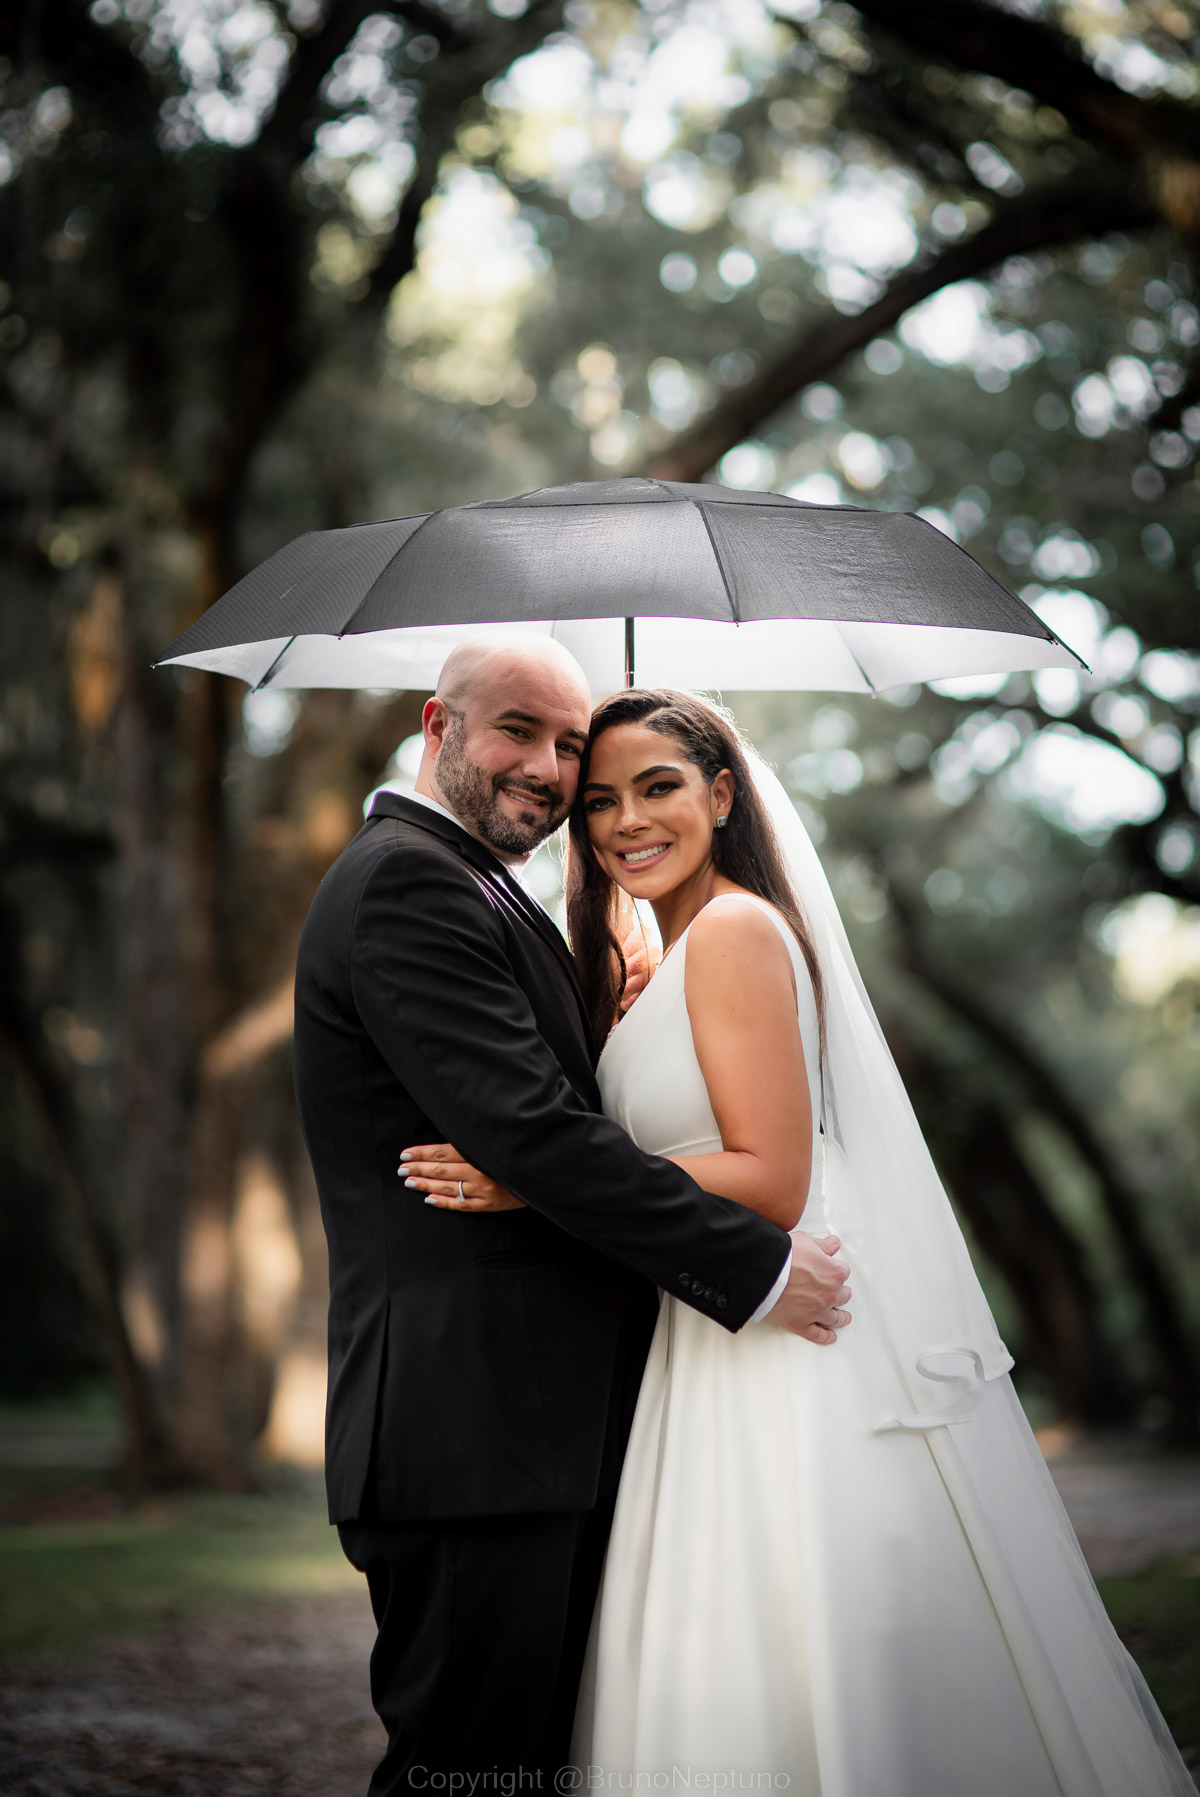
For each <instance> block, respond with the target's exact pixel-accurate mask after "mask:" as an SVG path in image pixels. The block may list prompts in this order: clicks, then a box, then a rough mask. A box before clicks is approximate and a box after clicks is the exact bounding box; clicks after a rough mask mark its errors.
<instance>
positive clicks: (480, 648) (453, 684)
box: [437, 636, 591, 712]
mask: <svg viewBox="0 0 1200 1797" xmlns="http://www.w3.org/2000/svg"><path fill="white" fill-rule="evenodd" d="M539 676H540V677H541V678H542V679H543V680H544V681H545V683H546V684H547V687H548V688H551V687H552V688H554V689H557V690H558V691H559V692H560V693H561V695H562V696H563V697H566V695H567V694H568V693H569V692H570V691H571V690H572V689H573V690H574V692H575V694H576V695H577V696H578V697H579V698H581V700H582V703H583V706H584V708H585V710H587V711H589V712H590V709H591V696H590V694H589V692H588V684H587V681H586V680H585V679H584V674H583V669H582V668H581V667H580V665H579V663H578V662H577V661H576V659H575V657H574V656H573V655H572V654H571V653H570V652H569V650H566V649H564V648H563V646H562V644H561V643H556V642H555V640H554V638H553V637H550V636H531V637H528V638H526V639H524V640H522V641H521V642H513V641H512V640H511V639H508V640H504V639H498V638H495V637H487V636H469V637H467V639H466V641H465V642H461V643H459V645H458V647H457V648H455V649H451V651H450V653H449V655H448V656H447V657H446V659H445V662H444V663H443V664H442V672H441V676H440V678H439V680H438V683H437V697H438V698H439V699H441V700H443V701H444V702H445V703H446V704H447V705H449V706H451V707H452V708H453V709H454V710H455V711H465V710H466V709H467V707H468V705H469V704H470V703H471V701H472V700H473V699H474V698H475V697H476V696H477V695H479V694H481V693H482V694H484V695H485V697H486V695H487V694H488V693H489V692H492V691H499V692H503V691H504V690H506V689H507V688H509V687H510V686H511V685H512V682H513V680H514V679H517V680H520V681H522V682H523V683H524V682H527V681H528V680H530V679H537V678H539Z"/></svg>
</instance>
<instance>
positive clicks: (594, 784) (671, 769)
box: [583, 761, 679, 792]
mask: <svg viewBox="0 0 1200 1797" xmlns="http://www.w3.org/2000/svg"><path fill="white" fill-rule="evenodd" d="M678 772H679V769H678V768H677V767H675V766H674V764H673V763H672V762H669V761H663V762H660V763H659V765H658V766H657V767H648V768H644V769H643V770H642V772H641V773H640V774H635V775H634V776H633V779H632V780H631V781H630V782H629V784H630V785H631V786H640V785H641V783H642V781H643V780H651V779H653V778H654V775H655V774H677V773H678ZM583 790H584V792H616V790H617V789H616V787H615V786H606V785H605V784H604V782H603V780H589V781H588V783H587V785H586V786H585V787H584V789H583Z"/></svg>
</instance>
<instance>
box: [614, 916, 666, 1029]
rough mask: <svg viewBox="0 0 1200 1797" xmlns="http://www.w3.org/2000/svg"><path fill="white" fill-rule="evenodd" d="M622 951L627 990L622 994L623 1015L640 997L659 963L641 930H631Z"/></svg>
mask: <svg viewBox="0 0 1200 1797" xmlns="http://www.w3.org/2000/svg"><path fill="white" fill-rule="evenodd" d="M621 953H622V955H623V956H624V958H625V990H624V991H623V992H622V994H621V1015H622V1016H623V1015H624V1013H625V1012H626V1011H627V1010H628V1009H629V1007H630V1005H631V1004H632V1003H633V1001H634V999H636V998H640V997H641V995H642V993H643V992H644V991H645V990H646V987H647V986H648V985H649V983H650V981H651V979H652V978H653V977H654V970H655V966H656V965H657V964H656V962H655V961H654V959H653V957H652V955H651V953H650V945H649V943H648V942H647V941H646V938H645V936H644V935H643V933H642V931H641V930H630V932H629V934H628V936H626V938H625V940H624V942H623V943H622V944H621Z"/></svg>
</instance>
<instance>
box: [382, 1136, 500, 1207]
mask: <svg viewBox="0 0 1200 1797" xmlns="http://www.w3.org/2000/svg"><path fill="white" fill-rule="evenodd" d="M397 1171H398V1172H400V1173H403V1174H405V1175H407V1177H406V1178H405V1181H404V1183H405V1185H406V1186H408V1187H409V1188H410V1190H412V1191H414V1192H424V1193H426V1198H425V1202H426V1204H434V1205H436V1206H437V1208H438V1209H439V1210H474V1211H492V1210H524V1209H525V1206H524V1204H523V1203H522V1201H521V1200H520V1199H519V1198H514V1197H513V1195H512V1193H511V1192H510V1191H509V1190H508V1188H507V1187H506V1186H502V1185H497V1183H496V1181H495V1180H494V1179H489V1178H488V1176H487V1174H486V1173H481V1172H480V1171H479V1168H478V1167H473V1166H472V1165H471V1163H470V1162H469V1161H464V1160H463V1159H462V1157H461V1155H460V1154H459V1152H458V1149H457V1148H455V1147H454V1146H453V1144H452V1143H450V1142H426V1143H425V1144H424V1145H423V1146H419V1147H416V1148H406V1149H405V1150H404V1153H403V1154H402V1155H401V1156H400V1165H399V1168H398V1169H397Z"/></svg>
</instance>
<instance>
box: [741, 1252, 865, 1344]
mask: <svg viewBox="0 0 1200 1797" xmlns="http://www.w3.org/2000/svg"><path fill="white" fill-rule="evenodd" d="M841 1245H842V1244H841V1242H840V1240H839V1239H838V1237H837V1236H836V1235H805V1233H804V1232H803V1230H800V1231H798V1232H797V1233H796V1234H795V1235H794V1236H793V1237H792V1270H791V1273H790V1275H789V1276H788V1282H787V1284H786V1285H785V1286H784V1288H783V1291H782V1293H781V1294H780V1296H779V1300H778V1302H777V1303H776V1304H775V1305H774V1306H773V1307H772V1309H771V1310H770V1311H768V1313H767V1315H766V1317H765V1318H764V1319H763V1320H764V1321H765V1322H768V1323H774V1324H775V1325H776V1327H777V1328H779V1329H787V1330H789V1331H790V1332H791V1334H793V1335H802V1336H803V1337H804V1339H805V1341H809V1342H815V1343H816V1344H817V1346H818V1347H822V1348H827V1347H829V1346H830V1344H831V1343H833V1342H835V1341H836V1340H837V1331H838V1330H839V1329H844V1328H845V1327H846V1324H847V1323H848V1322H849V1321H850V1312H849V1311H848V1310H843V1309H842V1308H841V1306H842V1305H843V1304H845V1303H846V1301H847V1300H848V1298H849V1296H850V1287H849V1286H848V1285H847V1283H846V1281H847V1280H848V1279H849V1277H850V1269H849V1267H848V1266H847V1265H846V1263H845V1261H843V1260H838V1259H837V1258H836V1257H837V1251H838V1249H839V1248H840V1247H841Z"/></svg>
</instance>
